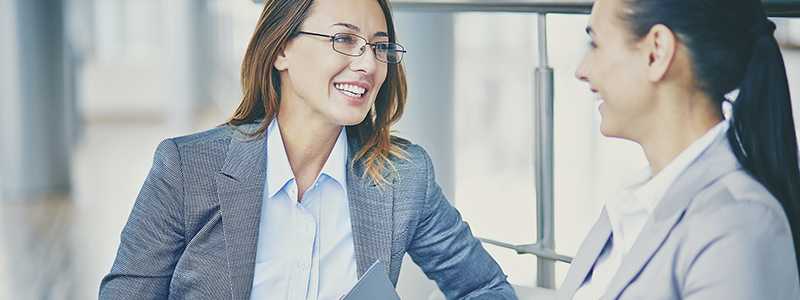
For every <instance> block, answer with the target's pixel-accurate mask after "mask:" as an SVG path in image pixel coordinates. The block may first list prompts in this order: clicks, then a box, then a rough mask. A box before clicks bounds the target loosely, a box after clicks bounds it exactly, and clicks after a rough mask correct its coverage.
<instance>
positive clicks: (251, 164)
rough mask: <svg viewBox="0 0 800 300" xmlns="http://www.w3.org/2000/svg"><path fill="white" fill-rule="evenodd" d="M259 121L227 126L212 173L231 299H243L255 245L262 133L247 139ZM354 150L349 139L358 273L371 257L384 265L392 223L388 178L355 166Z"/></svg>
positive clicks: (250, 283) (247, 294)
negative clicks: (379, 181) (378, 179)
mask: <svg viewBox="0 0 800 300" xmlns="http://www.w3.org/2000/svg"><path fill="white" fill-rule="evenodd" d="M258 126H259V124H258V123H253V124H246V125H241V126H237V127H232V128H231V130H232V133H231V141H230V144H229V146H228V152H227V155H226V158H225V163H224V165H223V167H222V169H221V170H220V172H219V173H218V174H217V175H216V183H217V194H218V197H219V205H220V213H221V215H222V224H223V225H222V228H223V235H224V236H225V245H226V251H227V255H228V268H229V273H230V277H231V289H232V294H233V298H234V299H242V298H249V297H250V292H251V290H252V287H253V275H254V270H255V259H256V251H257V244H258V227H259V222H260V217H261V202H262V199H263V193H264V185H265V182H266V180H265V179H266V155H268V153H266V151H267V143H266V135H261V136H259V137H255V138H254V137H250V136H248V135H247V134H246V133H248V132H254V131H255V130H256V129H258ZM358 149H360V146H359V145H358V143H357V142H356V141H355V139H352V138H351V139H350V141H349V145H348V150H349V151H348V164H347V171H346V181H347V193H348V199H349V206H350V218H351V223H352V228H353V243H354V248H355V257H356V266H357V268H358V275H359V277H360V276H361V275H363V274H364V273H365V272H366V271H367V269H368V268H369V267H370V266H371V265H372V263H374V262H375V261H376V260H380V261H381V262H382V263H383V264H384V267H385V268H386V270H391V269H390V259H391V242H392V238H393V224H394V215H393V212H394V178H393V177H391V176H389V177H388V180H389V182H390V183H389V184H386V185H383V186H377V185H376V184H375V183H374V182H373V181H372V180H370V178H369V176H365V175H364V173H363V168H362V166H361V164H359V163H354V164H350V163H349V162H351V161H352V160H353V155H354V153H355V152H356V151H358Z"/></svg>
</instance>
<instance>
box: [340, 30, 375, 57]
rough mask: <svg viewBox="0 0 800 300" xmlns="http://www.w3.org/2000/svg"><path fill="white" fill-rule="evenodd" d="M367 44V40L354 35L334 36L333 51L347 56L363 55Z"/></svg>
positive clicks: (342, 34) (341, 34)
mask: <svg viewBox="0 0 800 300" xmlns="http://www.w3.org/2000/svg"><path fill="white" fill-rule="evenodd" d="M366 44H367V41H366V40H364V39H363V38H361V37H359V36H357V35H353V34H348V33H337V34H335V35H334V36H333V50H336V51H337V52H339V53H342V54H345V55H351V56H358V55H361V54H362V53H363V52H364V46H365V45H366Z"/></svg>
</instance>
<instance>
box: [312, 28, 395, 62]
mask: <svg viewBox="0 0 800 300" xmlns="http://www.w3.org/2000/svg"><path fill="white" fill-rule="evenodd" d="M297 33H298V34H307V35H313V36H319V37H324V38H328V39H329V40H330V42H331V48H332V49H333V51H336V53H339V54H342V55H346V56H350V57H359V56H362V55H364V53H365V52H367V50H366V49H365V48H366V46H369V47H370V48H372V54H374V55H375V59H376V60H378V61H380V62H384V63H387V64H399V63H400V62H401V61H403V56H404V54H405V53H406V52H408V51H406V49H405V47H403V45H400V44H398V43H394V42H375V43H370V42H369V40H367V39H366V38H364V37H362V36H360V35H357V34H353V33H346V32H340V33H336V34H334V35H328V34H322V33H316V32H309V31H298V32H297ZM340 35H346V36H352V37H356V38H358V39H360V40H362V41H364V46H361V53H359V54H357V55H356V54H350V53H345V52H342V51H339V50H336V37H337V36H340ZM378 44H394V45H397V46H399V47H400V49H399V50H396V52H399V53H401V54H400V59H399V60H397V61H396V62H390V61H388V59H386V60H383V59H380V58H378V52H377V50H375V48H376V47H377V46H378Z"/></svg>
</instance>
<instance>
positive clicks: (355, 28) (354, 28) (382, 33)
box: [331, 22, 389, 37]
mask: <svg viewBox="0 0 800 300" xmlns="http://www.w3.org/2000/svg"><path fill="white" fill-rule="evenodd" d="M334 26H342V27H345V28H347V29H350V30H352V31H355V32H361V28H359V27H358V26H356V25H353V24H350V23H341V22H340V23H336V24H333V25H331V27H334ZM372 37H389V34H388V33H386V32H385V31H378V32H376V33H375V34H373V35H372Z"/></svg>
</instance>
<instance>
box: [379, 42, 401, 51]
mask: <svg viewBox="0 0 800 300" xmlns="http://www.w3.org/2000/svg"><path fill="white" fill-rule="evenodd" d="M375 50H378V51H383V52H388V51H396V50H397V44H393V43H388V42H379V43H375Z"/></svg>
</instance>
